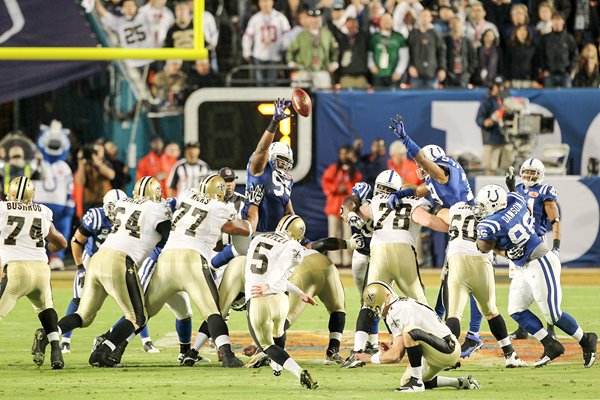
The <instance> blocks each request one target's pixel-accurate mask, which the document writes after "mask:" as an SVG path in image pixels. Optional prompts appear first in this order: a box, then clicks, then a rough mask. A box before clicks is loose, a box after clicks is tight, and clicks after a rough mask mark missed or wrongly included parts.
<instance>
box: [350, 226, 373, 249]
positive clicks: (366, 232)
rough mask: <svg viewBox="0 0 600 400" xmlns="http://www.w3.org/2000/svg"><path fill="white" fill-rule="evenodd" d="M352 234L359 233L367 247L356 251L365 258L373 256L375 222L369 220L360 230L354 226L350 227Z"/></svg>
mask: <svg viewBox="0 0 600 400" xmlns="http://www.w3.org/2000/svg"><path fill="white" fill-rule="evenodd" d="M350 230H351V231H352V234H353V235H354V234H355V233H358V234H359V235H361V236H362V238H363V241H364V242H365V245H364V247H363V248H362V249H356V251H358V252H359V253H360V254H362V255H365V256H370V255H371V239H372V238H373V220H368V221H366V222H365V224H364V225H363V227H362V228H360V229H358V228H355V227H354V226H351V227H350Z"/></svg>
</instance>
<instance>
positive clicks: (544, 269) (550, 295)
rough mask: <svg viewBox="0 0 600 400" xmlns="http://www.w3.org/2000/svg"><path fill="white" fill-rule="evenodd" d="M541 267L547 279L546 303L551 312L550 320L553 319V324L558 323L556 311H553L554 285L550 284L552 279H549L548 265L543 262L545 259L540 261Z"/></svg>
mask: <svg viewBox="0 0 600 400" xmlns="http://www.w3.org/2000/svg"><path fill="white" fill-rule="evenodd" d="M539 263H540V267H541V270H542V272H543V273H544V278H545V279H546V288H547V289H548V295H547V298H546V302H547V303H548V309H549V310H550V318H552V321H553V322H556V319H557V318H556V315H555V314H554V310H553V309H552V284H551V283H550V278H549V277H548V271H546V265H545V263H544V261H543V258H540V259H539Z"/></svg>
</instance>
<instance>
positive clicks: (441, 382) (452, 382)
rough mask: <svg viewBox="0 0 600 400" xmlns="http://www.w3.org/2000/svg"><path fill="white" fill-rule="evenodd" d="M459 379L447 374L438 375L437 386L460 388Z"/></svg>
mask: <svg viewBox="0 0 600 400" xmlns="http://www.w3.org/2000/svg"><path fill="white" fill-rule="evenodd" d="M459 386H460V385H459V384H458V379H457V378H449V377H447V376H439V375H438V376H437V387H453V388H457V389H459Z"/></svg>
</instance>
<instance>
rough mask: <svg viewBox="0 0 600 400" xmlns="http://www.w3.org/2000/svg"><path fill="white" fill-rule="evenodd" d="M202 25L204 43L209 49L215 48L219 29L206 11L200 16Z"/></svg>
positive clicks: (213, 18)
mask: <svg viewBox="0 0 600 400" xmlns="http://www.w3.org/2000/svg"><path fill="white" fill-rule="evenodd" d="M202 25H203V27H202V28H203V29H202V30H203V31H204V42H205V43H206V45H208V46H210V47H214V48H216V47H217V44H219V29H218V28H217V21H216V20H215V17H214V16H213V15H212V14H211V13H210V12H208V11H206V10H204V13H203V14H202Z"/></svg>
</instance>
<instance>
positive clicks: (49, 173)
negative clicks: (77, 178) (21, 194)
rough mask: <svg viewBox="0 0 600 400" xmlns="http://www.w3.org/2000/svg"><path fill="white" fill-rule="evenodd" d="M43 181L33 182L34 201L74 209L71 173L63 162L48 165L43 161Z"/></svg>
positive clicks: (67, 165) (69, 168)
mask: <svg viewBox="0 0 600 400" xmlns="http://www.w3.org/2000/svg"><path fill="white" fill-rule="evenodd" d="M42 163H43V169H44V179H43V180H34V181H33V184H34V185H35V201H36V203H42V204H55V205H58V206H66V207H71V208H73V207H75V202H74V201H73V198H72V197H71V193H73V172H72V171H71V167H69V164H67V163H66V162H64V161H63V160H58V161H56V162H53V163H49V162H48V161H46V160H44V161H42Z"/></svg>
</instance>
